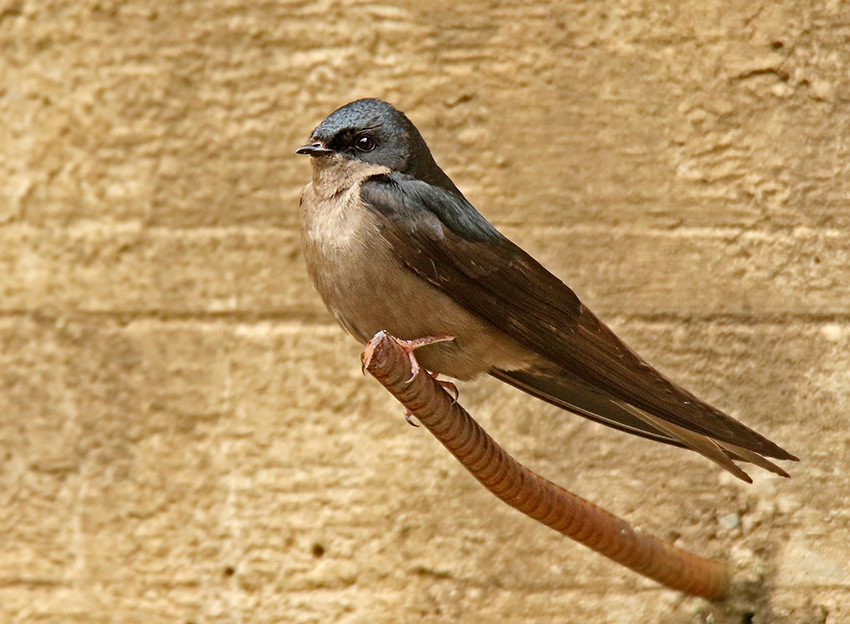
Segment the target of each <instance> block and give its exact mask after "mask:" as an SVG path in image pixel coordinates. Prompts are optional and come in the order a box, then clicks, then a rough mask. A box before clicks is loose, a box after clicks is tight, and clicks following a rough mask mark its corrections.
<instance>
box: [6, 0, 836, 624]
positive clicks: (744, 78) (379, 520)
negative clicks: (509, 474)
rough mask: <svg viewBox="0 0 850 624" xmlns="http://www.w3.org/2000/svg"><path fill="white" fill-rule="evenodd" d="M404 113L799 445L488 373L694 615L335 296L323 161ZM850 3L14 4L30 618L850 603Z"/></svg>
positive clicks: (481, 396) (496, 405) (518, 441)
mask: <svg viewBox="0 0 850 624" xmlns="http://www.w3.org/2000/svg"><path fill="white" fill-rule="evenodd" d="M363 96H377V97H382V98H385V99H387V100H389V101H391V102H393V103H395V104H396V105H398V106H399V107H400V108H402V109H403V110H405V111H406V112H407V113H408V114H409V115H410V117H411V118H412V119H413V121H414V123H416V124H417V125H418V127H419V128H420V129H421V131H422V132H423V134H424V135H425V137H426V139H427V140H428V141H429V143H430V145H431V148H432V150H433V151H434V153H435V155H436V157H437V160H438V162H439V163H440V164H441V165H442V166H443V167H444V168H445V169H446V171H447V172H448V173H449V174H450V175H451V176H452V178H453V179H454V180H455V182H456V183H457V184H458V185H459V186H460V188H461V189H462V190H463V191H464V192H465V193H466V194H467V196H468V197H469V199H470V200H471V201H472V202H473V203H474V204H475V205H476V206H477V207H478V208H479V209H480V210H481V211H482V212H483V213H484V214H485V215H486V216H487V217H488V218H490V219H491V220H492V221H493V222H494V223H495V224H496V225H497V226H498V227H500V228H501V229H502V230H503V231H504V232H505V233H506V234H508V235H509V236H510V237H512V238H513V239H514V240H515V241H516V242H518V243H519V244H521V245H522V246H523V247H525V248H526V249H527V250H529V251H530V252H531V253H532V254H533V255H535V256H536V257H537V258H538V259H540V260H541V261H542V262H544V264H546V265H547V266H548V267H550V268H551V269H552V270H554V271H555V272H556V273H557V274H558V275H559V276H561V277H562V278H563V279H564V280H565V281H567V282H568V283H569V284H570V285H572V286H573V287H574V289H575V290H576V291H577V293H578V294H579V295H580V296H581V297H582V299H583V300H584V301H585V302H586V303H587V304H588V305H589V306H590V307H591V308H592V309H594V311H596V313H597V314H598V315H599V316H601V317H602V318H603V319H604V320H606V321H607V322H608V323H609V324H610V325H611V326H612V327H613V328H614V329H615V330H616V331H618V332H619V333H620V334H621V335H622V336H623V337H624V338H625V339H626V340H627V341H628V342H629V343H630V344H631V345H632V346H633V347H635V348H636V349H637V350H638V351H639V352H641V353H642V354H644V355H645V356H646V357H647V358H648V359H649V360H650V361H651V362H653V363H654V364H656V365H657V366H658V367H659V368H661V369H662V370H663V371H665V372H666V373H667V374H669V375H670V376H672V377H673V378H674V379H676V380H677V381H679V382H681V383H683V384H684V385H686V386H687V387H689V388H691V389H693V390H694V391H695V392H697V393H698V394H700V395H701V396H703V397H705V398H706V399H708V400H710V401H712V402H714V403H716V404H718V405H719V406H721V407H723V408H724V409H726V410H727V411H729V412H731V413H732V414H734V415H735V416H737V417H739V418H741V419H742V420H744V421H746V422H747V423H749V424H751V425H752V426H754V427H756V428H757V429H759V430H760V431H763V432H764V433H765V434H767V435H769V436H770V437H771V438H773V439H775V440H777V441H778V442H779V443H781V444H783V445H784V446H786V447H787V448H788V449H789V450H791V451H792V452H794V453H796V454H798V455H799V456H800V457H801V458H802V462H801V463H800V464H799V465H793V466H790V470H791V472H792V473H793V479H792V480H791V481H785V480H781V479H777V478H773V477H771V476H766V475H764V474H759V473H758V471H757V470H756V471H754V476H756V478H757V480H756V483H755V484H754V485H752V486H747V485H745V484H743V483H739V482H737V481H734V480H733V479H731V478H727V476H726V475H724V474H723V473H722V472H721V471H720V470H719V469H717V468H716V467H715V466H714V465H712V464H710V463H709V462H707V461H705V460H704V459H702V458H700V457H698V456H696V455H694V454H689V453H684V452H682V451H679V450H676V449H672V448H663V447H662V446H660V445H656V444H651V443H649V442H645V441H642V440H639V439H635V438H632V437H629V436H626V435H623V434H620V433H617V432H614V431H610V430H608V429H605V428H602V427H599V426H597V425H594V424H591V423H587V422H584V421H582V420H581V419H579V418H576V417H572V416H569V415H566V414H563V413H561V412H559V411H558V410H556V409H554V408H552V407H549V406H546V405H543V404H541V403H540V402H537V401H535V400H533V399H531V398H529V397H526V396H525V395H521V394H519V393H517V392H515V391H512V390H510V389H506V388H504V387H502V386H501V385H500V384H498V383H495V382H492V381H489V380H482V381H478V382H474V383H471V384H465V385H463V386H462V387H461V392H462V397H461V398H462V401H463V402H464V404H465V405H466V406H467V407H468V408H469V409H470V411H471V412H472V413H473V415H475V416H476V417H477V418H478V419H479V420H480V421H481V422H482V423H483V424H484V425H485V426H486V427H487V428H488V430H490V432H491V433H492V434H493V435H494V436H495V437H496V439H498V440H500V441H501V442H502V443H503V444H504V445H505V446H506V447H507V448H508V449H509V450H510V451H511V452H512V453H514V454H515V455H516V456H517V457H518V458H519V459H520V460H522V461H524V462H525V463H527V464H528V465H529V466H530V467H532V468H533V469H535V470H537V471H538V472H540V473H542V474H544V475H546V476H548V477H550V478H552V479H553V480H555V481H557V482H559V483H561V484H563V485H564V486H566V487H568V488H570V489H572V490H573V491H575V492H577V493H578V494H580V495H582V496H584V497H586V498H589V499H590V500H592V501H594V502H596V503H598V504H600V505H602V506H603V507H606V508H608V509H609V510H611V511H612V512H614V513H617V514H619V515H621V516H623V517H625V518H627V519H629V520H630V521H632V522H634V523H635V524H636V525H638V526H640V527H642V528H644V529H646V530H649V531H652V532H654V533H656V534H658V535H660V536H662V537H665V538H668V539H671V540H676V543H677V544H680V545H682V546H684V547H687V548H690V549H693V550H695V551H697V552H699V553H703V554H708V555H711V556H715V557H721V558H726V559H729V560H731V561H734V562H736V563H737V564H738V565H739V566H740V572H739V574H740V578H744V579H749V580H750V581H752V583H751V592H750V593H749V594H747V595H738V596H736V597H734V599H733V600H731V601H730V602H728V603H726V604H721V605H712V604H708V603H705V602H704V601H700V600H694V599H689V598H684V597H682V596H681V595H679V594H677V593H675V592H671V591H668V590H664V589H660V588H659V587H658V586H656V585H655V584H653V583H651V582H649V581H645V580H643V579H641V578H639V577H636V576H635V575H633V574H632V573H630V572H628V571H626V570H622V569H620V568H618V567H616V566H614V565H613V564H611V563H609V562H607V561H606V560H604V559H602V558H600V557H599V556H597V555H595V554H593V553H590V552H589V551H586V550H584V549H582V548H581V547H579V546H577V545H575V544H573V543H571V542H568V541H567V540H565V539H563V538H561V537H560V536H558V535H556V534H554V533H552V532H551V531H549V530H548V529H546V528H544V527H542V526H538V525H536V524H534V523H533V522H531V521H530V520H528V519H527V518H525V517H523V516H520V515H519V514H517V513H516V512H513V511H511V510H509V509H507V508H506V507H504V506H503V505H502V504H501V503H499V502H498V501H496V500H495V499H493V498H492V497H490V496H489V495H488V494H487V493H486V492H484V491H483V490H482V489H481V488H480V487H479V486H478V484H477V483H476V482H474V481H473V480H472V478H471V477H469V476H468V475H467V474H465V473H464V472H463V471H462V469H461V468H459V467H458V466H457V465H456V464H455V463H454V462H453V460H452V459H451V458H450V457H448V456H447V454H446V453H445V452H444V451H443V449H442V448H441V447H440V446H439V445H438V444H437V443H436V442H434V441H433V439H431V438H430V436H429V435H428V434H427V433H426V432H425V431H424V430H422V429H418V430H416V429H412V428H410V427H408V426H407V425H405V424H404V422H403V419H402V418H401V411H400V409H399V407H398V406H397V405H396V404H395V403H394V402H393V401H392V400H391V399H390V398H389V396H388V395H386V393H385V392H384V391H383V390H382V389H381V388H380V387H379V386H378V385H377V384H376V383H375V382H374V381H373V380H371V379H368V378H363V377H361V376H360V369H359V361H358V353H359V348H358V346H357V345H356V344H355V343H354V342H353V341H351V340H350V339H349V338H347V337H346V336H345V335H343V334H342V332H341V331H340V330H338V329H337V328H336V327H335V325H334V324H333V322H332V320H331V318H330V317H329V315H328V314H327V313H326V312H325V311H324V309H323V307H322V305H321V303H320V301H319V299H318V297H317V295H316V294H315V293H314V292H313V291H312V289H311V288H310V286H309V284H308V282H307V279H306V273H305V270H304V267H303V261H302V258H301V255H300V250H299V244H298V233H297V227H298V226H297V203H298V196H299V193H300V189H301V187H302V185H303V184H304V183H305V182H306V181H307V180H308V178H309V166H308V163H307V162H306V159H304V158H302V157H296V156H294V155H293V150H294V149H295V148H296V147H297V146H299V145H301V144H302V142H303V140H304V139H305V138H306V136H307V135H308V134H309V132H310V130H311V129H312V128H313V126H314V125H315V124H317V123H318V122H319V121H320V120H321V119H322V118H323V117H324V116H325V115H326V114H327V113H329V112H330V111H331V110H333V109H334V108H336V107H337V106H339V105H341V104H343V103H345V102H347V101H350V100H352V99H354V98H357V97H363ZM848 107H850V7H848V5H847V4H846V3H842V2H840V1H838V0H826V1H816V2H802V1H799V2H788V3H773V2H768V1H765V0H757V1H756V2H750V1H744V0H731V1H728V2H724V1H722V0H711V1H708V2H700V3H697V2H674V3H656V2H649V1H639V0H623V1H622V2H580V1H569V2H561V3H557V2H533V3H524V2H519V1H516V0H514V1H512V2H504V3H496V2H474V3H461V4H459V6H458V3H453V2H447V1H445V0H436V1H434V2H429V3H426V4H425V5H424V6H423V5H422V3H419V2H412V1H403V2H399V3H396V4H374V3H369V2H363V1H357V0H348V1H344V2H331V1H326V2H315V3H314V2H298V1H291V2H284V1H275V0H263V1H251V0H242V1H241V2H237V1H234V0H217V1H215V2H204V1H202V0H186V1H183V2H172V1H166V0H156V1H153V0H149V1H145V0H128V1H126V2H118V1H114V2H113V1H111V0H101V1H93V0H0V415H2V417H0V459H2V462H0V527H2V535H3V541H2V544H3V547H2V548H0V621H3V622H21V623H23V622H27V623H29V622H43V623H46V624H47V623H49V624H53V623H60V622H62V623H65V622H87V623H88V622H146V623H147V622H153V623H156V622H163V623H165V622H168V623H175V622H179V623H185V624H188V623H190V622H191V623H193V624H206V623H213V622H215V623H219V622H221V623H224V622H251V623H263V622H269V623H271V622H292V623H305V624H306V623H314V622H322V623H324V622H342V623H351V624H355V623H358V624H359V623H384V622H386V623H389V622H392V623H397V622H464V623H467V622H469V623H478V622H481V623H484V622H510V623H532V622H534V623H540V622H559V623H560V622H616V623H643V622H651V621H652V622H669V623H679V622H708V621H711V622H723V623H729V624H739V623H741V622H758V623H764V622H782V623H789V624H790V623H794V624H803V623H806V624H808V623H815V622H829V623H830V624H833V623H836V622H849V621H850V564H848V561H850V539H848V529H850V474H849V473H848V465H850V443H848V437H847V419H848V408H850V253H848V250H850V138H848V137H850V108H848Z"/></svg>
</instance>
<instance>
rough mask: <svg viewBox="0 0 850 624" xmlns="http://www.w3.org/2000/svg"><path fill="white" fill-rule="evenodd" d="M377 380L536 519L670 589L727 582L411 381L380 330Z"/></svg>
mask: <svg viewBox="0 0 850 624" xmlns="http://www.w3.org/2000/svg"><path fill="white" fill-rule="evenodd" d="M362 360H363V367H364V370H367V371H369V373H370V374H371V375H372V376H373V377H374V378H375V379H377V380H378V382H380V383H381V385H383V386H384V387H385V388H386V389H387V390H388V391H389V392H390V394H392V395H393V396H394V397H395V398H396V399H398V400H399V401H400V402H401V403H402V405H404V406H405V407H406V408H407V409H408V410H410V412H412V413H413V414H414V415H415V416H416V418H417V419H418V420H419V422H421V423H422V424H423V425H424V426H425V427H426V428H427V429H428V431H430V432H431V433H432V434H433V435H434V436H435V437H436V438H437V439H438V440H439V441H440V442H441V443H442V444H443V446H445V447H446V448H447V449H448V450H449V452H451V454H452V455H454V456H455V458H457V460H458V461H459V462H460V463H461V464H463V466H464V468H466V469H467V470H468V471H469V472H470V473H471V474H472V476H474V477H475V478H476V479H478V481H479V482H481V483H482V484H483V485H484V487H486V488H487V489H488V490H490V491H491V492H492V493H493V494H495V495H496V496H498V497H499V498H500V499H502V500H503V501H504V502H506V503H507V504H508V505H510V506H511V507H513V508H514V509H517V510H519V511H521V512H522V513H524V514H526V515H528V516H531V517H532V518H534V519H535V520H537V521H538V522H541V523H543V524H545V525H546V526H548V527H550V528H552V529H555V530H556V531H559V532H561V533H563V534H564V535H566V536H567V537H569V538H571V539H573V540H575V541H577V542H579V543H581V544H584V545H585V546H587V547H588V548H592V549H593V550H595V551H596V552H598V553H600V554H602V555H605V556H606V557H608V558H609V559H611V560H613V561H616V562H617V563H619V564H621V565H624V566H626V567H627V568H630V569H632V570H634V571H635V572H637V573H638V574H642V575H644V576H646V577H649V578H651V579H654V580H655V581H657V582H659V583H661V584H662V585H666V586H667V587H670V588H672V589H677V590H679V591H682V592H685V593H687V594H692V595H694V596H703V597H706V598H716V597H719V596H720V595H721V594H722V593H723V591H724V590H725V589H726V587H727V585H728V583H729V571H728V568H727V566H726V565H724V564H722V563H719V562H716V561H712V560H710V559H705V558H703V557H699V556H697V555H694V554H692V553H689V552H687V551H684V550H681V549H679V548H676V547H675V546H673V545H671V544H668V543H666V542H663V541H661V540H659V539H658V538H655V537H652V536H651V535H644V534H641V533H637V532H635V530H634V529H633V528H632V527H631V526H630V525H629V524H628V523H627V522H626V521H624V520H621V519H620V518H617V517H616V516H614V515H612V514H610V513H608V512H607V511H605V510H604V509H600V508H599V507H597V506H596V505H594V504H593V503H590V502H588V501H586V500H584V499H583V498H580V497H579V496H576V495H575V494H573V493H571V492H568V491H567V490H565V489H564V488H562V487H560V486H558V485H556V484H554V483H552V482H551V481H549V480H547V479H544V478H543V477H541V476H539V475H537V474H536V473H534V472H532V471H531V470H529V469H528V468H525V467H524V466H523V465H522V464H520V463H519V462H518V461H517V460H515V459H514V458H513V457H511V456H510V455H509V454H508V452H507V451H505V450H504V449H503V448H502V447H501V446H499V445H498V444H497V443H496V442H495V441H494V440H493V438H491V437H490V436H489V435H488V434H487V432H486V431H484V429H483V428H482V427H481V425H479V424H478V423H477V422H475V420H473V418H472V417H471V416H470V415H469V413H468V412H467V411H466V410H464V409H463V407H461V406H460V404H459V403H457V402H454V401H453V399H452V398H451V397H450V396H449V394H448V393H447V392H446V391H445V390H444V389H443V388H441V387H440V385H439V384H438V383H437V381H436V380H435V379H433V378H432V377H431V376H430V375H428V374H426V373H425V372H424V371H423V372H422V373H420V374H418V375H417V376H416V377H414V378H413V379H412V380H410V376H411V363H410V359H409V357H408V355H407V353H406V352H405V351H404V349H402V347H401V346H400V345H399V344H398V343H397V342H396V340H395V339H394V338H393V337H392V336H390V335H389V334H387V333H386V332H379V333H377V334H375V336H374V337H373V338H372V340H371V341H370V342H369V344H368V345H367V346H366V350H365V351H364V353H363V356H362Z"/></svg>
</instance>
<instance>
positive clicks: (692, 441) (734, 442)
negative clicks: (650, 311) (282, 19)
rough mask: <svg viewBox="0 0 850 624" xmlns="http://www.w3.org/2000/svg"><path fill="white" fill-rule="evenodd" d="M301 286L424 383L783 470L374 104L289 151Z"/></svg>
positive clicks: (402, 118)
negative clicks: (407, 357)
mask: <svg viewBox="0 0 850 624" xmlns="http://www.w3.org/2000/svg"><path fill="white" fill-rule="evenodd" d="M296 153H297V154H304V155H307V156H309V157H310V160H311V161H312V179H311V181H310V182H309V183H308V184H307V186H306V187H305V188H304V191H303V193H302V196H301V203H300V221H301V242H302V247H303V251H304V258H305V260H306V264H307V271H308V273H309V276H310V279H311V280H312V282H313V285H314V286H315V288H316V290H317V291H318V292H319V295H320V296H321V298H322V300H323V301H324V303H325V306H326V307H327V308H328V310H329V311H330V312H331V314H333V316H334V317H335V318H336V320H337V321H338V322H339V324H340V325H341V326H342V327H343V328H344V329H345V330H346V331H347V332H348V333H349V334H351V335H352V336H354V338H356V339H357V340H359V341H360V342H361V343H362V344H366V343H367V342H368V341H369V339H370V338H371V337H372V336H373V335H374V334H375V333H377V332H378V331H380V330H385V331H387V332H389V333H390V334H392V335H393V336H396V337H398V338H401V339H403V340H405V341H408V344H409V345H411V346H410V349H411V352H412V349H413V348H416V359H417V360H418V362H419V364H421V366H422V367H423V368H425V369H426V370H428V371H430V372H431V373H432V374H442V375H446V376H449V377H453V378H455V379H459V380H468V379H472V378H474V377H476V376H477V375H481V374H484V373H486V374H489V375H492V376H493V377H495V378H497V379H500V380H501V381H503V382H505V383H507V384H510V385H511V386H514V387H516V388H519V389H520V390H522V391H524V392H527V393H528V394H530V395H532V396H535V397H537V398H539V399H542V400H543V401H546V402H548V403H551V404H553V405H556V406H558V407H560V408H562V409H564V410H567V411H569V412H572V413H575V414H578V415H580V416H584V417H585V418H588V419H590V420H593V421H595V422H598V423H601V424H604V425H608V426H609V427H613V428H615V429H619V430H621V431H625V432H627V433H631V434H634V435H637V436H641V437H643V438H648V439H650V440H654V441H656V442H662V443H665V444H670V445H673V446H678V447H682V448H686V449H690V450H692V451H695V452H697V453H699V454H701V455H703V456H705V457H706V458H708V459H710V460H711V461H713V462H715V463H717V464H718V465H720V466H721V467H723V468H724V469H726V470H727V471H729V472H730V473H732V474H733V475H735V476H736V477H738V478H740V479H742V480H743V481H746V482H748V483H752V479H751V478H750V477H749V476H748V475H747V473H746V472H744V471H743V470H742V469H741V468H740V467H739V466H738V465H737V464H736V463H735V462H736V461H742V462H749V463H752V464H755V465H757V466H760V467H762V468H764V469H766V470H769V471H771V472H773V473H776V474H778V475H781V476H783V477H787V476H788V474H787V473H786V472H785V471H784V470H783V469H782V468H780V467H779V466H777V465H776V464H774V463H773V462H771V461H770V460H769V459H767V458H772V459H778V460H795V461H796V460H797V458H796V457H794V456H793V455H792V454H790V453H789V452H788V451H786V450H784V449H782V448H781V447H779V446H778V445H777V444H775V443H774V442H771V441H770V440H768V439H767V438H766V437H764V436H762V435H761V434H759V433H757V432H755V431H753V430H752V429H750V428H749V427H747V426H746V425H744V424H742V423H741V422H739V421H737V420H735V419H734V418H732V417H731V416H729V415H728V414H725V413H724V412H722V411H720V410H719V409H717V408H715V407H712V406H711V405H709V404H708V403H706V402H704V401H701V400H700V399H698V398H697V397H696V396H694V395H693V394H691V393H690V392H689V391H687V390H685V389H684V388H682V387H680V386H678V385H677V384H676V383H674V382H673V381H671V380H670V379H668V378H667V377H665V376H664V375H662V374H661V373H660V372H658V371H657V370H656V369H655V368H653V367H652V366H651V365H649V364H648V363H647V362H646V361H645V360H643V359H642V358H641V357H640V356H639V355H638V354H637V353H635V352H634V351H632V350H631V349H630V348H629V347H628V346H627V345H626V344H625V343H624V342H623V341H622V340H620V339H619V338H618V337H617V336H616V335H615V334H614V333H613V332H612V331H611V330H610V329H609V328H608V327H607V326H606V325H605V324H604V323H602V322H601V321H600V320H599V319H598V318H597V317H596V316H595V315H594V314H593V313H592V312H591V311H590V310H589V309H588V308H587V307H586V306H585V305H584V304H583V303H582V302H581V301H579V298H578V297H577V296H576V295H575V293H574V292H573V291H572V290H571V289H570V288H569V287H568V286H567V285H566V284H564V283H563V282H562V281H561V280H560V279H558V278H557V277H556V276H555V275H553V274H552V273H550V272H549V271H548V270H546V269H545V268H544V267H543V266H542V265H541V264H540V263H538V262H537V261H536V260H534V258H532V257H531V256H530V255H529V254H527V253H526V252H525V251H523V250H522V249H521V248H520V247H518V246H517V245H515V244H514V243H513V242H511V241H510V240H508V239H507V238H506V237H505V236H503V235H502V234H501V233H500V232H499V231H498V230H497V229H496V228H495V227H494V226H493V225H491V224H490V223H489V222H488V221H487V220H486V219H485V218H484V217H483V216H482V215H481V214H480V213H479V212H478V211H477V210H476V209H475V208H474V207H473V206H472V204H471V203H469V201H467V199H466V198H465V197H464V196H463V194H462V193H461V192H460V190H458V188H457V187H456V186H455V185H454V183H453V182H452V181H451V179H449V177H448V176H447V175H446V174H445V173H444V172H443V170H442V169H440V167H439V166H438V165H437V163H436V162H435V160H434V157H433V156H432V155H431V151H430V150H429V149H428V146H427V145H426V143H425V140H424V139H423V138H422V135H421V134H420V133H419V131H418V130H417V129H416V127H415V126H414V125H413V123H411V121H410V120H409V119H408V118H407V116H406V115H405V114H404V113H402V112H401V111H399V110H397V109H396V108H394V107H393V106H392V105H390V104H388V103H386V102H383V101H381V100H377V99H361V100H357V101H354V102H351V103H349V104H346V105H345V106H343V107H341V108H339V109H337V110H336V111H334V112H333V113H331V114H330V115H329V116H328V117H327V118H326V119H324V121H322V122H321V123H320V124H319V125H318V126H317V127H316V128H315V130H313V133H312V134H311V136H310V139H309V141H308V143H307V144H306V145H304V146H302V147H300V148H298V149H297V150H296Z"/></svg>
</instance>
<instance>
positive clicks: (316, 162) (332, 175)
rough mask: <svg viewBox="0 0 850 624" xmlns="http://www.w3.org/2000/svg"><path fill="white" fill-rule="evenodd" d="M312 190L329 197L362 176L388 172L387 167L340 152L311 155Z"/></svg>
mask: <svg viewBox="0 0 850 624" xmlns="http://www.w3.org/2000/svg"><path fill="white" fill-rule="evenodd" d="M311 160H312V161H313V192H314V193H316V195H318V196H319V197H322V198H330V197H334V196H337V195H340V194H342V193H345V192H346V191H348V190H349V189H350V188H351V187H352V186H354V185H355V184H357V183H359V182H361V181H362V180H363V179H364V178H367V177H369V176H373V175H378V174H381V173H389V172H390V170H389V168H388V167H384V166H382V165H373V164H371V163H365V162H363V161H361V160H355V159H353V158H346V157H345V156H343V155H341V154H334V155H333V156H323V157H318V158H317V157H313V158H311Z"/></svg>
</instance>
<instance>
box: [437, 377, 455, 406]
mask: <svg viewBox="0 0 850 624" xmlns="http://www.w3.org/2000/svg"><path fill="white" fill-rule="evenodd" d="M434 381H436V382H437V383H438V384H440V386H442V387H443V388H445V389H446V390H448V392H449V394H451V395H452V405H454V404H455V403H457V400H458V399H459V398H460V390H458V389H457V386H456V385H454V384H453V383H452V382H450V381H446V380H445V379H437V375H436V373H435V374H434Z"/></svg>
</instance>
